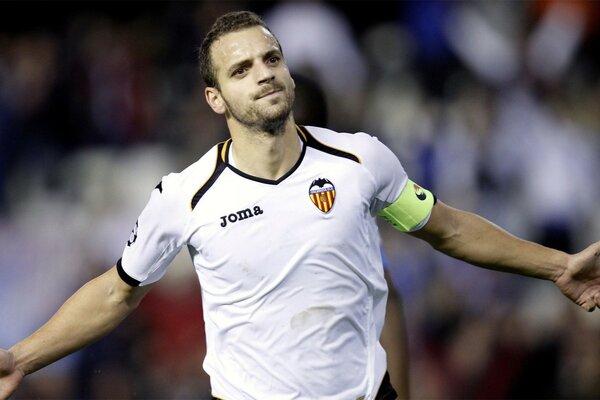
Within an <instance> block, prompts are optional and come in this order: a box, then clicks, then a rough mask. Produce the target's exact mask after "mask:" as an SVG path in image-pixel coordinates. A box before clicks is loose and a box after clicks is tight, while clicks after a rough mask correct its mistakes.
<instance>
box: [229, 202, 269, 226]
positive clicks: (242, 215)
mask: <svg viewBox="0 0 600 400" xmlns="http://www.w3.org/2000/svg"><path fill="white" fill-rule="evenodd" d="M262 213H263V210H262V209H261V208H260V206H254V208H253V209H252V210H251V209H249V208H246V209H245V210H240V211H238V212H235V213H231V214H229V215H223V216H222V217H221V226H222V227H223V228H225V227H226V226H227V222H228V221H229V222H231V223H232V224H233V223H234V222H238V221H243V220H245V219H247V218H252V217H254V216H257V215H260V214H262Z"/></svg>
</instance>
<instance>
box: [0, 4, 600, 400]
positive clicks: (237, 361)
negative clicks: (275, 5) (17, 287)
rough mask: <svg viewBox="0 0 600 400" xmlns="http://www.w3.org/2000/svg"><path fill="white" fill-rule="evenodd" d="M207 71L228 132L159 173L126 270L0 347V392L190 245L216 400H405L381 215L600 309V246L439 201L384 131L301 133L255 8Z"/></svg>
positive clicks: (82, 339) (225, 28)
mask: <svg viewBox="0 0 600 400" xmlns="http://www.w3.org/2000/svg"><path fill="white" fill-rule="evenodd" d="M200 65H201V70H202V73H203V78H204V80H205V82H206V84H207V87H206V89H205V97H206V100H207V102H208V104H209V106H210V107H211V108H212V109H213V110H214V111H215V112H217V113H219V114H223V115H224V116H225V118H226V121H227V125H228V128H229V132H230V135H231V138H230V139H229V140H227V141H225V142H223V143H220V144H218V145H216V146H215V147H214V148H213V149H211V150H210V151H208V152H207V153H206V154H205V155H204V156H202V157H201V158H200V159H199V160H198V161H197V162H196V163H194V164H192V165H191V166H190V167H188V168H187V169H185V170H184V171H182V172H181V173H176V174H170V175H168V176H166V177H164V178H163V180H162V182H160V183H159V184H158V185H157V187H156V188H155V189H154V190H153V191H152V193H151V196H150V200H149V202H148V204H147V206H146V207H145V209H144V210H143V211H142V213H141V215H140V217H139V219H138V221H137V223H136V224H135V228H134V231H133V232H132V234H131V237H130V239H129V240H128V242H127V244H126V245H125V249H124V252H123V256H122V258H121V259H120V260H119V261H118V262H117V263H116V265H115V266H114V267H113V268H111V269H110V270H108V271H107V272H105V273H104V274H102V275H100V276H99V277H97V278H95V279H93V280H91V281H90V282H88V283H87V284H86V285H84V286H83V287H82V288H81V289H80V290H79V291H77V292H76V293H75V294H74V295H73V296H72V297H71V298H70V299H68V300H67V301H66V302H65V304H64V305H63V306H62V307H61V308H60V309H59V310H58V311H57V313H56V314H55V315H54V316H53V317H52V318H51V319H50V320H49V321H48V322H47V323H46V324H44V325H43V326H42V327H41V328H40V329H39V330H37V331H36V332H34V333H33V334H32V335H31V336H29V337H27V338H25V339H24V340H22V341H20V342H19V343H17V344H15V345H14V346H13V347H12V348H11V349H10V350H8V351H2V352H0V376H2V377H1V378H0V398H6V397H8V396H9V395H10V394H11V393H12V392H13V391H14V390H15V389H16V387H17V386H18V384H19V382H20V381H21V380H22V379H23V377H24V376H25V375H27V374H29V373H32V372H34V371H36V370H38V369H40V368H42V367H43V366H45V365H48V364H49V363H51V362H53V361H55V360H57V359H59V358H61V357H63V356H65V355H67V354H69V353H72V352H74V351H76V350H77V349H80V348H81V347H83V346H85V345H87V344H89V343H91V342H93V341H95V340H97V339H99V338H100V337H102V336H103V335H106V334H107V333H108V332H110V331H111V330H112V329H113V328H115V326H117V325H118V324H119V323H120V322H121V321H122V320H123V319H124V318H125V317H126V316H127V315H128V314H129V313H130V312H132V311H133V310H134V309H135V308H136V306H137V305H138V304H139V302H140V301H141V300H142V298H143V297H144V295H145V294H146V293H147V292H148V290H149V289H150V288H151V286H152V283H154V282H156V281H157V280H159V279H160V278H161V276H162V275H163V274H164V273H165V270H166V268H167V266H168V265H169V262H170V261H171V260H172V259H173V257H174V256H175V254H176V253H177V252H178V251H179V250H181V249H182V248H183V247H187V248H188V249H189V251H190V253H191V256H192V259H193V264H194V267H195V269H196V271H197V273H198V276H199V279H200V282H201V287H202V299H203V305H204V317H205V325H206V340H207V355H206V358H205V361H204V369H205V370H206V372H207V373H208V374H209V375H210V379H211V386H212V393H213V396H214V397H216V398H221V399H270V398H272V399H286V398H303V399H316V398H318V399H394V398H395V397H396V395H395V391H394V389H393V388H392V387H391V385H390V383H389V376H388V375H387V374H386V356H385V352H384V350H383V348H382V347H381V345H380V344H379V336H380V333H381V328H382V325H383V320H384V315H385V306H386V297H387V287H386V283H385V280H384V275H383V268H382V266H381V252H380V243H379V240H378V232H377V227H376V223H375V217H376V216H377V215H381V216H382V217H383V218H385V219H386V220H387V221H389V222H390V223H391V224H393V226H394V227H396V228H397V229H398V230H400V231H402V232H408V233H410V234H411V235H413V236H415V237H417V238H420V239H423V240H426V241H427V242H428V243H430V244H431V245H432V246H433V247H434V248H435V249H437V250H439V251H442V252H444V253H445V254H448V255H450V256H452V257H456V258H459V259H461V260H464V261H467V262H470V263H472V264H475V265H478V266H481V267H485V268H491V269H495V270H500V271H507V272H513V273H518V274H522V275H527V276H532V277H536V278H541V279H546V280H550V281H552V282H554V283H555V284H556V285H557V286H558V288H559V289H560V290H561V291H562V292H563V293H564V294H565V295H566V296H567V297H568V298H570V299H571V300H572V301H574V302H575V303H577V304H578V305H580V306H581V307H583V308H584V309H586V310H589V311H591V310H593V309H594V308H595V307H596V306H598V305H600V262H599V260H598V258H599V255H600V242H598V243H595V244H593V245H591V246H589V247H588V248H586V249H585V250H583V251H582V252H580V253H577V254H574V255H570V254H566V253H563V252H560V251H557V250H553V249H550V248H546V247H543V246H540V245H537V244H535V243H532V242H528V241H525V240H521V239H519V238H517V237H514V236H512V235H510V234H508V233H506V232H505V231H503V230H502V229H500V228H498V227H497V226H495V225H493V224H492V223H490V222H488V221H486V220H484V219H483V218H481V217H479V216H477V215H474V214H471V213H468V212H463V211H460V210H458V209H455V208H452V207H450V206H448V205H445V204H444V203H443V202H442V201H439V200H436V199H435V197H434V196H433V194H432V193H430V192H429V191H427V190H426V189H424V188H421V187H420V186H418V185H417V184H416V183H414V182H412V181H411V180H410V179H409V178H408V177H407V175H406V173H405V172H404V170H403V168H402V166H401V164H400V162H399V161H398V159H397V158H396V157H395V155H394V154H393V153H392V152H391V151H390V150H388V149H387V147H385V146H384V145H383V144H381V143H380V142H379V141H377V139H375V138H374V137H371V136H369V135H367V134H364V133H357V134H345V133H337V132H332V131H330V130H327V129H325V128H315V127H303V126H297V125H296V124H295V121H294V117H293V114H292V112H291V110H292V104H293V101H294V82H293V80H292V78H291V76H290V74H289V71H288V69H287V67H286V64H285V61H284V58H283V54H282V50H281V47H280V45H279V43H278V41H277V39H276V38H275V37H274V36H273V35H272V33H271V32H270V31H269V29H268V27H266V26H265V24H264V23H263V22H262V20H261V19H260V18H259V17H258V16H256V15H255V14H253V13H249V12H236V13H230V14H226V15H224V16H222V17H220V18H219V19H217V21H216V22H215V24H214V25H213V27H212V29H211V30H210V32H209V33H208V34H207V37H206V38H205V40H204V42H203V44H202V46H201V50H200ZM3 323H6V322H4V321H3Z"/></svg>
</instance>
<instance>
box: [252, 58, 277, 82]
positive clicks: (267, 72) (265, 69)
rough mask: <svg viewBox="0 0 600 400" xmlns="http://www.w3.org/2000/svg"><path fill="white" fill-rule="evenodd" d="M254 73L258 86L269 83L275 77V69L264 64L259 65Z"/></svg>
mask: <svg viewBox="0 0 600 400" xmlns="http://www.w3.org/2000/svg"><path fill="white" fill-rule="evenodd" d="M254 71H255V75H256V81H257V82H258V84H263V83H269V82H271V81H272V80H273V78H274V77H275V74H274V73H273V69H271V68H270V67H269V66H268V65H266V64H265V63H264V62H260V63H257V64H256V68H255V70H254Z"/></svg>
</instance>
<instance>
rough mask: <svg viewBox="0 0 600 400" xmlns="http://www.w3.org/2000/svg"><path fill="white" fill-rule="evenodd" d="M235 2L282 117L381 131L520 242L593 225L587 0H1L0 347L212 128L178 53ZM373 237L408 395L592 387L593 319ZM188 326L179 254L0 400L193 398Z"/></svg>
mask: <svg viewBox="0 0 600 400" xmlns="http://www.w3.org/2000/svg"><path fill="white" fill-rule="evenodd" d="M34 9H35V10H34ZM236 9H250V10H253V11H256V12H258V13H259V14H260V15H262V16H263V17H264V19H265V20H266V22H267V23H268V24H269V26H270V27H271V28H272V30H273V32H274V33H275V35H276V36H277V37H278V38H279V40H280V42H281V44H282V46H283V51H284V56H285V58H286V61H287V62H288V65H289V67H290V70H291V72H292V75H293V76H294V77H295V78H296V82H297V86H298V94H297V105H296V115H297V122H298V123H300V124H306V125H311V124H315V125H322V124H325V125H327V126H328V127H330V128H332V129H335V130H339V131H346V132H356V131H365V132H368V133H370V134H372V135H375V136H377V137H379V139H380V140H381V141H383V142H384V143H386V144H387V145H388V146H389V147H390V148H391V149H392V150H393V151H394V152H395V153H396V154H397V155H398V157H399V158H400V160H401V162H402V163H403V166H404V168H405V169H406V171H407V173H408V175H409V176H410V177H411V178H412V179H413V180H414V181H416V182H418V183H419V184H421V185H423V186H425V187H427V188H429V189H431V190H432V191H433V192H434V193H435V194H436V195H437V197H438V198H439V199H440V200H442V201H444V202H445V203H447V204H450V205H452V206H456V207H458V208H462V209H465V210H468V211H473V212H477V213H479V214H481V215H483V216H485V217H486V218H488V219H490V220H492V221H493V222H495V223H496V224H498V225H499V226H501V227H503V228H505V229H506V230H508V231H509V232H512V233H514V234H516V235H519V236H521V237H524V238H527V239H530V240H534V241H536V242H538V243H542V244H545V245H547V246H551V247H554V248H558V249H561V250H565V251H568V252H576V251H579V250H581V249H583V248H584V247H585V246H587V245H588V244H590V243H592V242H594V241H596V240H600V213H598V212H595V206H598V205H600V201H599V200H598V199H599V198H600V196H599V195H600V179H598V178H597V176H596V174H597V173H598V172H600V74H598V71H599V67H600V57H599V54H600V40H599V34H600V29H599V23H600V3H599V2H594V1H586V0H569V1H566V0H565V1H552V0H530V1H523V2H517V1H507V2H488V1H426V0H423V1H401V2H400V1H382V2H379V1H369V2H367V1H364V2H363V1H348V2H342V1H337V2H336V1H297V2H293V1H233V0H231V1H200V2H158V1H157V2H98V3H96V2H64V3H62V2H45V3H44V2H25V3H18V2H2V3H1V4H0V22H1V24H2V25H0V26H2V28H0V347H4V348H7V347H10V346H11V345H13V344H14V343H15V342H16V341H18V340H20V339H21V338H23V337H24V336H26V335H28V334H30V333H31V332H32V331H33V330H35V329H36V328H37V327H38V326H39V325H40V324H41V323H43V322H44V321H46V320H47V318H49V317H50V315H52V314H53V313H54V311H55V310H56V309H57V307H59V306H60V304H62V302H63V301H64V300H65V299H66V298H67V297H68V296H69V295H70V294H71V293H72V292H73V291H74V290H76V289H77V288H78V287H79V286H80V285H81V284H82V283H84V282H85V281H86V280H88V279H90V278H91V277H94V276H96V275H98V274H99V273H101V272H103V271H105V270H106V269H107V268H108V267H110V266H111V265H113V264H114V263H115V262H116V260H118V259H119V257H120V255H121V252H122V250H123V246H124V244H125V242H126V241H127V238H128V236H129V233H130V231H131V228H132V227H133V225H134V223H135V220H136V218H137V216H138V214H139V212H140V211H141V209H142V208H143V206H144V205H145V203H146V201H147V199H148V196H149V194H150V191H151V190H152V189H153V188H154V186H155V185H156V183H157V182H159V181H160V179H161V177H162V176H163V175H166V174H167V173H169V172H171V171H178V170H181V169H183V168H184V167H185V166H187V165H188V164H190V163H191V162H193V161H195V160H196V159H197V158H198V157H199V156H200V155H202V154H204V152H206V151H207V150H208V149H209V148H210V147H211V146H212V145H214V144H215V143H217V142H219V141H221V140H223V139H225V138H226V137H227V136H228V134H227V131H226V126H225V124H224V121H223V120H222V117H221V116H217V115H215V114H214V113H213V112H212V111H211V110H210V109H209V107H208V106H207V105H206V103H205V100H204V95H203V87H204V86H203V83H202V82H201V78H200V75H199V72H198V68H197V60H196V58H197V48H198V46H199V45H200V42H201V40H202V38H203V36H204V34H205V33H206V31H207V30H208V28H209V27H210V25H211V24H212V22H213V21H214V19H215V18H216V17H217V16H219V15H221V14H223V13H224V12H227V11H231V10H236ZM318 93H321V94H322V95H323V97H319V96H317V97H314V96H315V94H318ZM381 233H382V240H383V248H384V251H385V254H386V257H387V259H388V260H389V263H388V266H387V268H388V271H389V272H390V275H391V276H392V278H393V282H392V283H393V284H394V286H395V287H396V289H397V290H398V292H399V293H400V294H401V296H402V298H403V299H404V307H405V313H406V317H407V329H408V337H409V346H410V355H411V360H410V365H411V383H412V394H413V397H414V398H416V399H451V398H462V399H467V398H468V399H491V398H496V399H508V398H514V399H521V398H522V399H524V398H552V399H556V398H570V399H574V398H577V399H595V398H600V379H598V377H600V340H599V339H600V318H599V317H598V315H597V314H596V313H592V314H588V313H585V312H584V311H582V310H580V309H579V308H578V307H577V306H575V305H573V304H571V303H570V302H569V301H568V300H567V299H566V298H564V297H562V296H561V294H560V293H559V292H558V290H557V289H555V288H554V287H553V286H552V285H551V284H549V283H548V282H543V281H536V280H533V279H526V278H522V277H518V276H513V275H510V274H504V273H498V272H492V271H487V270H483V269H478V268H474V267H472V266H468V265H466V264H464V263H461V262H458V261H456V260H453V259H451V258H448V257H446V256H443V255H441V254H439V253H435V252H434V251H432V250H431V249H430V248H429V247H428V246H426V245H425V244H423V243H421V242H418V241H417V240H415V239H412V238H410V237H407V236H404V235H401V234H398V233H397V232H395V231H393V229H391V228H390V227H388V226H385V225H384V224H381ZM203 341H204V338H203V321H202V307H201V302H200V292H199V286H198V282H197V279H196V276H195V273H194V271H193V268H192V267H191V262H190V259H189V256H188V255H187V254H182V255H180V256H178V258H177V259H176V260H175V262H174V264H173V266H172V267H171V269H170V271H169V273H168V274H167V275H166V277H165V278H164V279H163V280H162V281H161V282H159V283H158V284H157V285H156V288H155V289H153V290H152V291H151V292H150V294H149V295H148V296H147V297H146V299H145V300H144V301H143V302H142V305H141V306H140V309H139V310H138V311H137V312H136V313H134V314H133V315H132V316H131V317H130V318H129V319H128V320H126V322H125V323H124V324H123V325H122V326H121V327H119V328H118V329H117V330H116V331H115V332H114V333H113V334H111V335H109V336H108V337H107V338H105V339H103V340H101V341H100V342H98V343H96V344H94V345H92V346H90V347H89V348H86V349H84V350H82V351H80V352H78V353H76V354H74V355H72V356H69V357H67V358H66V359H64V360H63V361H61V362H59V363H56V364H54V365H53V366H51V367H49V368H47V369H44V370H41V371H39V372H37V373H35V374H33V375H32V376H30V377H28V378H27V379H26V380H25V382H24V385H23V386H22V388H20V389H19V391H18V392H17V394H16V395H15V398H23V399H25V398H39V399H46V398H48V399H50V398H53V399H54V398H79V399H165V398H169V399H192V398H194V399H203V398H209V386H208V378H207V377H206V375H205V374H204V372H203V371H202V368H201V364H202V359H203V355H204V351H205V349H204V342H203Z"/></svg>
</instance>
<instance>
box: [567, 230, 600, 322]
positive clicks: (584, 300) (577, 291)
mask: <svg viewBox="0 0 600 400" xmlns="http://www.w3.org/2000/svg"><path fill="white" fill-rule="evenodd" d="M556 285H557V286H558V287H559V288H560V290H561V291H562V292H563V294H564V295H565V296H567V297H568V298H569V299H571V300H573V301H574V302H575V303H577V304H578V305H580V306H581V307H583V308H584V309H585V310H587V311H593V310H594V308H596V307H600V242H596V243H594V244H592V245H591V246H589V247H588V248H586V249H585V250H583V251H581V252H579V253H577V254H573V255H572V256H571V257H570V259H569V264H568V265H567V268H566V269H565V271H564V272H563V274H562V275H561V276H560V277H559V278H558V279H557V280H556Z"/></svg>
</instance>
